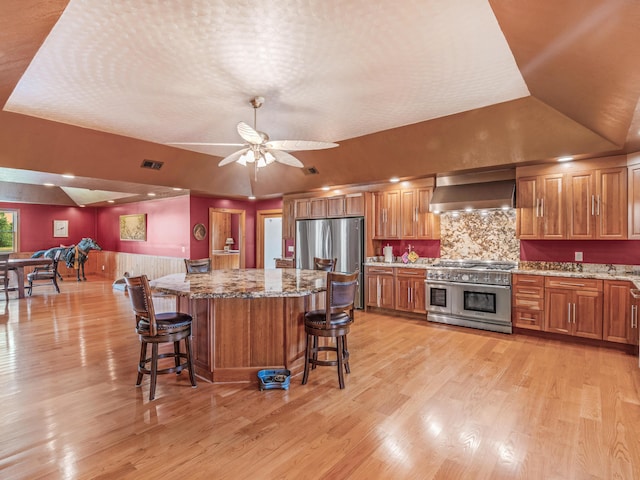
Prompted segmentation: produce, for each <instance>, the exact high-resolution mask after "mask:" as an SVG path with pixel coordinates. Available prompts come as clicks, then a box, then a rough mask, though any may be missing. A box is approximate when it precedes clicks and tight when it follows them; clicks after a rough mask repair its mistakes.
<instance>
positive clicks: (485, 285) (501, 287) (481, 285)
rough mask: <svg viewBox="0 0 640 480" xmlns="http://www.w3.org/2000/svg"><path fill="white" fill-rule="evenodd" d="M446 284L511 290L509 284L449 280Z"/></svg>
mask: <svg viewBox="0 0 640 480" xmlns="http://www.w3.org/2000/svg"><path fill="white" fill-rule="evenodd" d="M447 285H451V286H452V287H454V286H456V285H461V286H463V287H476V288H495V289H498V290H511V285H489V284H486V283H462V282H449V283H447Z"/></svg>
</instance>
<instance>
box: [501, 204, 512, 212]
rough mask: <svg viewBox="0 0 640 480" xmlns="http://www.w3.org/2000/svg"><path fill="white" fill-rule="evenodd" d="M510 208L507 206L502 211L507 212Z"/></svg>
mask: <svg viewBox="0 0 640 480" xmlns="http://www.w3.org/2000/svg"><path fill="white" fill-rule="evenodd" d="M509 208H511V207H508V206H506V205H505V206H504V207H502V210H504V211H507V210H509Z"/></svg>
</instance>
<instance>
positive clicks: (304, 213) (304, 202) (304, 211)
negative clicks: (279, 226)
mask: <svg viewBox="0 0 640 480" xmlns="http://www.w3.org/2000/svg"><path fill="white" fill-rule="evenodd" d="M294 210H295V217H296V220H297V219H299V218H311V201H310V199H308V198H296V199H295V200H294Z"/></svg>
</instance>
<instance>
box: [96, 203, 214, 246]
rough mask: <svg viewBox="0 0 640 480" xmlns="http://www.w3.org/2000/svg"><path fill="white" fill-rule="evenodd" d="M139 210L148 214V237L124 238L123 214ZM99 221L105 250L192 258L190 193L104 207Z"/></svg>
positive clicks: (100, 210)
mask: <svg viewBox="0 0 640 480" xmlns="http://www.w3.org/2000/svg"><path fill="white" fill-rule="evenodd" d="M137 213H146V214H147V240H146V241H145V242H141V241H131V240H120V215H131V214H137ZM97 224H98V243H99V244H100V246H101V247H102V248H103V249H104V250H109V251H114V252H125V253H140V254H144V255H158V256H164V257H178V258H191V257H190V249H191V240H190V239H191V238H192V235H191V228H192V227H191V226H190V223H189V196H188V195H182V196H179V197H171V198H163V199H158V200H147V201H145V202H138V203H128V204H124V205H116V206H113V207H102V208H100V209H98V220H97ZM205 225H208V223H205Z"/></svg>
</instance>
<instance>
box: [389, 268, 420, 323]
mask: <svg viewBox="0 0 640 480" xmlns="http://www.w3.org/2000/svg"><path fill="white" fill-rule="evenodd" d="M425 278H426V270H423V269H417V268H396V282H395V284H396V291H395V294H396V304H395V309H396V310H400V311H403V312H415V313H427V309H426V304H425V285H424V281H425Z"/></svg>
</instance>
